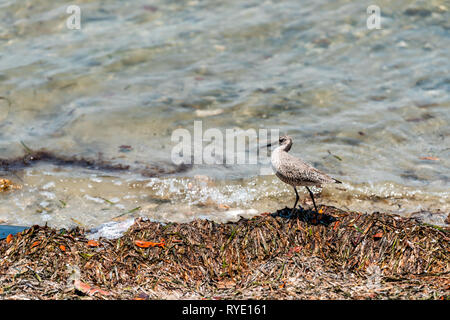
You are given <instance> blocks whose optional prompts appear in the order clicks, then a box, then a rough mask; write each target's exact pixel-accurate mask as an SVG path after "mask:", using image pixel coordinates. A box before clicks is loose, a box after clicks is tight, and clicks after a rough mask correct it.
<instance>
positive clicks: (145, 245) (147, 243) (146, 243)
mask: <svg viewBox="0 0 450 320" xmlns="http://www.w3.org/2000/svg"><path fill="white" fill-rule="evenodd" d="M134 244H135V245H137V246H138V247H140V248H149V247H161V248H164V245H165V240H164V239H161V242H151V241H143V240H136V241H134Z"/></svg>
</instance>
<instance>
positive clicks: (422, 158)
mask: <svg viewBox="0 0 450 320" xmlns="http://www.w3.org/2000/svg"><path fill="white" fill-rule="evenodd" d="M419 159H420V160H432V161H439V160H440V159H439V158H436V157H420V158H419Z"/></svg>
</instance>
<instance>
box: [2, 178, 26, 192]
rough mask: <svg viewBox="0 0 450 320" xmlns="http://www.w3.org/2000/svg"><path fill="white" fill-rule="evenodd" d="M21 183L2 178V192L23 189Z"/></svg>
mask: <svg viewBox="0 0 450 320" xmlns="http://www.w3.org/2000/svg"><path fill="white" fill-rule="evenodd" d="M21 188H22V187H21V186H20V185H17V184H14V183H13V182H12V181H11V180H8V179H1V178H0V192H6V191H12V190H17V189H21Z"/></svg>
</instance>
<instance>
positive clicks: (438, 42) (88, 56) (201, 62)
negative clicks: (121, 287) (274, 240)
mask: <svg viewBox="0 0 450 320" xmlns="http://www.w3.org/2000/svg"><path fill="white" fill-rule="evenodd" d="M77 3H78V4H79V5H80V7H81V17H82V18H81V30H69V29H67V27H66V19H67V17H68V16H69V15H68V14H66V8H67V5H66V4H55V3H54V2H53V1H48V0H43V1H0V84H1V92H0V97H2V99H0V158H3V159H5V158H14V157H17V156H20V155H23V154H24V147H23V146H22V144H21V143H20V141H23V142H24V143H25V144H26V145H27V146H29V147H30V148H33V149H36V150H37V149H40V148H46V149H48V150H51V151H53V152H55V153H57V154H61V155H76V156H79V157H87V158H94V159H97V158H98V157H99V156H101V158H102V159H108V160H112V161H114V162H115V163H121V164H125V165H130V167H131V168H144V167H145V166H146V165H151V164H159V163H165V164H167V163H170V162H171V151H172V148H173V146H174V145H175V144H174V143H173V142H171V135H172V132H173V131H174V130H175V129H176V128H186V129H188V130H189V131H190V132H193V127H194V121H195V120H201V121H202V125H203V130H206V129H208V128H217V129H219V130H220V131H221V132H223V133H224V134H225V130H226V129H230V128H241V129H244V130H246V129H255V130H258V129H261V128H267V129H279V130H280V132H281V133H288V134H289V135H291V136H292V137H293V138H294V145H293V148H292V151H291V152H292V153H293V154H295V155H298V156H301V157H303V158H304V159H305V160H307V161H309V162H310V163H312V164H314V165H315V166H317V167H318V168H319V169H321V170H324V171H326V172H327V173H329V174H331V175H332V176H334V177H336V178H337V179H339V180H342V181H343V182H344V184H343V185H340V186H336V187H335V186H328V187H326V188H324V190H323V192H322V197H321V198H320V203H324V204H331V205H335V206H338V207H342V208H348V209H356V210H359V211H362V212H372V211H376V210H383V211H388V212H394V213H400V214H402V215H406V216H411V215H414V216H418V217H421V218H423V219H425V220H426V221H428V222H432V223H436V224H443V223H444V220H445V218H446V216H447V214H448V212H449V209H450V201H449V191H448V190H449V185H450V178H449V172H450V171H449V168H450V162H449V151H450V144H449V135H450V126H449V120H450V113H449V107H450V90H449V89H450V78H449V70H450V59H449V54H448V52H450V37H449V36H450V31H449V30H450V24H449V21H450V19H449V17H450V13H449V9H450V8H449V6H448V3H447V2H446V1H394V2H392V1H379V2H378V3H377V4H378V5H379V6H380V7H381V15H382V20H381V26H382V29H381V30H368V29H367V27H366V19H367V14H366V9H367V7H368V5H370V4H372V3H371V2H370V1H357V2H356V1H354V2H349V1H310V2H301V1H294V0H287V1H226V2H223V3H218V2H217V1H151V2H149V1H133V2H127V3H124V2H122V1H108V2H103V1H78V2H77ZM425 157H428V160H427V159H426V158H425ZM260 169H261V165H233V164H232V165H214V166H212V165H211V166H209V165H202V166H194V168H193V169H192V170H191V171H188V172H185V173H182V174H178V175H170V176H165V177H160V178H148V177H143V176H141V175H139V174H137V173H135V171H133V170H131V171H130V172H122V173H120V172H115V173H111V172H101V171H100V172H99V171H95V170H88V169H82V168H71V167H55V166H52V165H49V164H45V163H41V164H38V165H36V166H34V167H31V168H26V169H24V170H19V171H17V172H14V173H4V176H7V177H9V178H11V179H12V180H14V181H15V182H16V183H20V184H22V185H23V188H22V189H21V190H20V191H16V192H13V193H10V194H2V195H0V197H1V198H0V220H2V221H3V222H4V223H8V224H24V225H31V224H34V223H41V224H42V223H48V224H49V225H51V226H58V227H67V226H74V225H82V226H85V227H95V226H98V225H100V224H102V223H106V222H111V221H125V220H126V219H129V218H132V217H134V216H138V215H143V216H147V217H149V218H151V219H155V220H158V221H189V220H190V219H193V218H195V217H202V218H210V219H215V220H218V221H227V220H232V219H237V217H238V216H239V215H244V216H246V215H248V216H251V215H252V214H255V213H256V212H261V211H273V210H276V209H279V208H281V207H284V206H286V205H287V206H289V205H292V204H293V201H294V200H295V197H294V194H293V191H292V190H291V189H290V188H289V187H288V186H285V185H283V184H282V183H281V182H280V181H278V180H277V178H276V177H273V176H270V175H260V173H261V170H260ZM302 192H304V191H303V190H302ZM301 196H302V198H304V199H306V200H307V201H308V197H307V194H306V193H303V195H301ZM130 211H131V212H130ZM417 212H422V213H417Z"/></svg>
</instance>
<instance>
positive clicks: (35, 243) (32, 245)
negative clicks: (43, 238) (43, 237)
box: [31, 241, 41, 248]
mask: <svg viewBox="0 0 450 320" xmlns="http://www.w3.org/2000/svg"><path fill="white" fill-rule="evenodd" d="M39 243H41V242H40V241H35V242H33V243H32V244H31V248H34V247H36V246H38V245H39Z"/></svg>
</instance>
